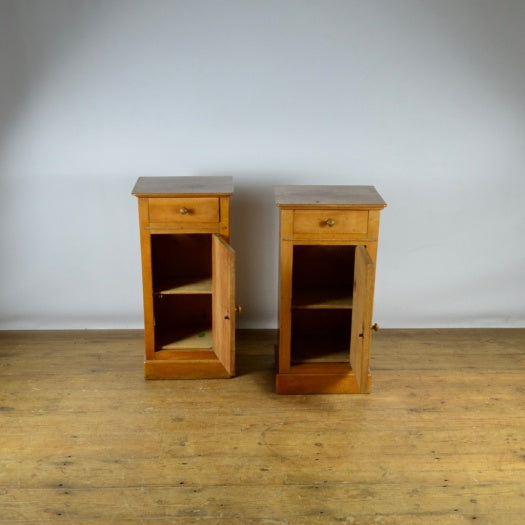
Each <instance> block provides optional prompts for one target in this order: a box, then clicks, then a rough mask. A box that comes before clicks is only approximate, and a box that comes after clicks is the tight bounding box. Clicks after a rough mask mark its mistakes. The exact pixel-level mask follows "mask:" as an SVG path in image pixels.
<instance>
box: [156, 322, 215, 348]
mask: <svg viewBox="0 0 525 525" xmlns="http://www.w3.org/2000/svg"><path fill="white" fill-rule="evenodd" d="M212 345H213V339H212V329H211V327H209V328H205V329H202V330H186V331H182V330H181V331H179V332H177V331H171V332H169V333H168V332H167V331H166V332H165V333H161V334H159V336H158V345H157V348H156V350H157V351H159V350H211V348H212Z"/></svg>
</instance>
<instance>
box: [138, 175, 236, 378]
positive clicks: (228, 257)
mask: <svg viewBox="0 0 525 525" xmlns="http://www.w3.org/2000/svg"><path fill="white" fill-rule="evenodd" d="M132 193H133V195H135V196H136V197H137V198H138V205H139V224H140V246H141V254H142V285H143V296H144V339H145V360H144V374H145V377H146V378H147V379H193V378H195V379H196V378H226V377H231V376H233V375H234V374H235V253H234V251H233V250H232V248H231V247H230V245H229V244H228V242H229V237H230V196H231V194H232V193H233V183H232V178H231V177H141V178H139V179H138V180H137V183H136V184H135V187H134V188H133V191H132Z"/></svg>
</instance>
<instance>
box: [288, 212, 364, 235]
mask: <svg viewBox="0 0 525 525" xmlns="http://www.w3.org/2000/svg"><path fill="white" fill-rule="evenodd" d="M293 233H294V234H299V235H303V234H313V235H315V236H321V237H326V236H332V235H338V236H339V235H343V234H344V235H352V236H357V237H366V235H367V233H368V210H330V209H323V210H312V209H310V210H295V211H294V215H293Z"/></svg>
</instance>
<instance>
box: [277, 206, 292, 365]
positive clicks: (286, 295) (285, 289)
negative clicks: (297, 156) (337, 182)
mask: <svg viewBox="0 0 525 525" xmlns="http://www.w3.org/2000/svg"><path fill="white" fill-rule="evenodd" d="M292 225H293V211H292V210H281V221H280V229H281V243H280V248H279V264H280V267H279V348H278V354H277V355H278V369H279V372H280V373H287V372H289V371H290V357H291V356H290V353H291V330H292V319H291V315H292V312H291V308H292V268H293V243H292V242H291V241H287V240H285V238H286V237H287V236H288V234H289V233H291V231H292Z"/></svg>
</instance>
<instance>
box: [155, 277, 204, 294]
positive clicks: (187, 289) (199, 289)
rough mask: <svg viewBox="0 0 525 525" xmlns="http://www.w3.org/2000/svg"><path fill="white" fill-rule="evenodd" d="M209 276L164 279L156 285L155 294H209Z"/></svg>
mask: <svg viewBox="0 0 525 525" xmlns="http://www.w3.org/2000/svg"><path fill="white" fill-rule="evenodd" d="M210 293H211V276H203V277H181V278H177V279H175V278H174V279H171V280H164V281H163V282H160V283H159V284H158V285H157V286H156V290H155V294H157V295H177V294H210Z"/></svg>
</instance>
